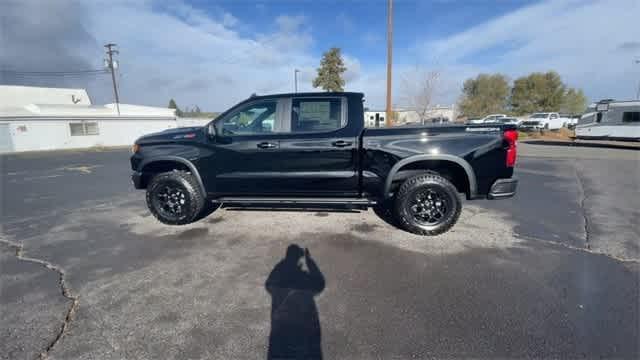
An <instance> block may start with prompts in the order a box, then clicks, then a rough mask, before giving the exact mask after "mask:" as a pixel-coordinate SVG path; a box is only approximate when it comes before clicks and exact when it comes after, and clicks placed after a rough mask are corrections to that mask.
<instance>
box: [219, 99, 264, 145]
mask: <svg viewBox="0 0 640 360" xmlns="http://www.w3.org/2000/svg"><path fill="white" fill-rule="evenodd" d="M276 107H277V101H275V100H268V101H260V102H255V103H252V104H249V105H246V106H244V107H243V108H241V109H239V110H237V111H235V112H234V113H232V114H230V115H229V116H227V117H225V118H224V119H222V120H221V121H219V122H218V123H217V124H216V128H217V129H218V131H219V132H220V133H221V134H222V135H223V136H232V135H256V134H270V133H273V132H276V129H275V122H276V121H275V120H276Z"/></svg>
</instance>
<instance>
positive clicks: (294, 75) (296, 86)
mask: <svg viewBox="0 0 640 360" xmlns="http://www.w3.org/2000/svg"><path fill="white" fill-rule="evenodd" d="M299 72H300V70H298V69H294V70H293V83H294V84H295V85H294V86H295V87H294V89H295V92H296V93H297V92H298V73H299Z"/></svg>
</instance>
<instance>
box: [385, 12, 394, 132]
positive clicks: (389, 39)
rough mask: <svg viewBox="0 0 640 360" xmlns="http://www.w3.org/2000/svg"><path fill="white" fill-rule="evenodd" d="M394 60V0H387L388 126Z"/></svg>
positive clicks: (388, 122) (387, 121) (386, 119)
mask: <svg viewBox="0 0 640 360" xmlns="http://www.w3.org/2000/svg"><path fill="white" fill-rule="evenodd" d="M392 60H393V0H387V109H386V110H387V116H386V118H385V119H384V121H385V123H386V126H387V127H390V126H391V115H392V110H391V106H392V105H391V64H392Z"/></svg>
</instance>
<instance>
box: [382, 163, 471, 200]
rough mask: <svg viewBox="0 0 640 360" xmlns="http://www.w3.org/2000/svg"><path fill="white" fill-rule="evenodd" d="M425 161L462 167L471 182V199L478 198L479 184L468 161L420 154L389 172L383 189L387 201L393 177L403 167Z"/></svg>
mask: <svg viewBox="0 0 640 360" xmlns="http://www.w3.org/2000/svg"><path fill="white" fill-rule="evenodd" d="M423 160H443V161H451V162H453V163H456V164H458V165H460V166H461V167H462V169H464V172H465V173H466V174H467V179H468V180H469V198H471V199H473V198H474V197H476V195H477V193H478V182H477V180H476V173H475V172H474V171H473V168H472V167H471V164H469V162H468V161H466V160H465V159H463V158H461V157H459V156H455V155H449V154H419V155H413V156H409V157H407V158H404V159H402V160H400V161H398V162H397V163H395V165H393V167H392V168H391V170H389V174H387V179H386V180H385V183H384V189H383V190H384V192H383V196H384V198H385V199H388V198H389V192H390V190H391V183H392V182H393V177H394V176H395V174H396V173H397V172H398V170H400V168H401V167H403V166H405V165H407V164H410V163H413V162H416V161H423Z"/></svg>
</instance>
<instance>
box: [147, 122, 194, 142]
mask: <svg viewBox="0 0 640 360" xmlns="http://www.w3.org/2000/svg"><path fill="white" fill-rule="evenodd" d="M202 136H204V127H202V126H195V127H183V128H174V129H167V130H164V131H160V132H156V133H152V134H148V135H144V136H142V137H140V138H139V139H138V140H136V142H135V143H136V144H139V145H143V144H149V143H155V142H166V141H169V142H170V141H175V140H192V139H197V138H200V137H202Z"/></svg>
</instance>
